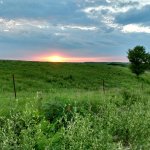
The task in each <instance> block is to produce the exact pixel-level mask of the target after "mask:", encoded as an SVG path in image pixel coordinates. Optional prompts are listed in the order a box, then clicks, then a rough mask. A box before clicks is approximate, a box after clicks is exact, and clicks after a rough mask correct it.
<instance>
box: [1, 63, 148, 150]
mask: <svg viewBox="0 0 150 150" xmlns="http://www.w3.org/2000/svg"><path fill="white" fill-rule="evenodd" d="M12 74H14V75H15V80H16V89H17V99H16V100H15V99H14V93H13V84H12ZM102 80H105V86H106V87H105V88H106V91H105V93H104V92H103V90H102ZM0 85H1V86H0V93H1V94H0V149H2V150H3V149H4V150H9V149H19V150H22V149H25V150H26V149H37V150H43V149H46V150H47V149H48V150H51V149H52V150H57V149H58V150H66V149H67V150H87V149H89V150H100V149H102V150H117V149H118V150H120V149H121V150H126V149H131V150H132V149H133V150H148V149H150V129H149V127H150V110H149V108H150V101H149V99H150V96H149V94H150V89H149V85H150V74H149V72H146V73H145V74H144V75H143V76H142V77H141V78H140V79H139V80H138V79H137V78H136V77H135V76H134V75H133V74H132V73H131V72H130V70H129V69H128V64H118V63H115V64H114V63H39V62H19V61H0Z"/></svg>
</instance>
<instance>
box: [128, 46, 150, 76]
mask: <svg viewBox="0 0 150 150" xmlns="http://www.w3.org/2000/svg"><path fill="white" fill-rule="evenodd" d="M128 59H129V61H130V63H131V64H130V69H131V71H132V72H133V73H134V74H136V75H137V76H139V75H141V74H143V73H144V72H145V71H146V70H147V69H149V68H150V54H149V53H147V52H146V50H145V47H143V46H136V47H134V48H133V49H129V50H128Z"/></svg>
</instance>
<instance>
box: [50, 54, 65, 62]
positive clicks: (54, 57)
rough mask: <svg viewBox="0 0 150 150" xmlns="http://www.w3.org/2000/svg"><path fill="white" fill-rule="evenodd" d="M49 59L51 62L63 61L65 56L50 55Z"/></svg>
mask: <svg viewBox="0 0 150 150" xmlns="http://www.w3.org/2000/svg"><path fill="white" fill-rule="evenodd" d="M48 61H50V62H63V57H61V56H57V55H56V56H50V57H48Z"/></svg>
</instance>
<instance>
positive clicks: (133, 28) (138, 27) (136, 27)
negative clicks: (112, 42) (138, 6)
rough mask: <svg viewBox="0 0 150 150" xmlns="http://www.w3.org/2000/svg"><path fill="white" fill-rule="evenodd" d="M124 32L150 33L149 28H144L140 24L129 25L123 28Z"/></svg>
mask: <svg viewBox="0 0 150 150" xmlns="http://www.w3.org/2000/svg"><path fill="white" fill-rule="evenodd" d="M122 32H124V33H150V27H149V26H142V25H138V24H128V25H125V26H123V28H122Z"/></svg>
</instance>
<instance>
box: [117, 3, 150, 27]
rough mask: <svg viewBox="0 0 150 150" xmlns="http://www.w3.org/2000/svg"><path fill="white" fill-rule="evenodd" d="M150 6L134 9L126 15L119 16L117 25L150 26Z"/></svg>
mask: <svg viewBox="0 0 150 150" xmlns="http://www.w3.org/2000/svg"><path fill="white" fill-rule="evenodd" d="M148 14H150V5H146V6H144V7H142V8H141V9H137V8H133V9H131V10H130V11H128V12H126V13H121V14H118V15H117V16H116V18H115V20H116V22H117V23H120V24H131V23H148V24H150V15H148Z"/></svg>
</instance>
